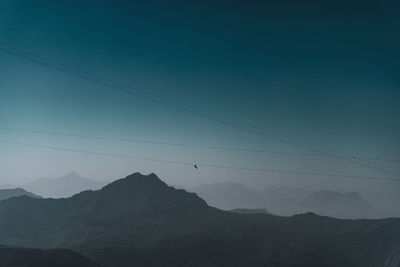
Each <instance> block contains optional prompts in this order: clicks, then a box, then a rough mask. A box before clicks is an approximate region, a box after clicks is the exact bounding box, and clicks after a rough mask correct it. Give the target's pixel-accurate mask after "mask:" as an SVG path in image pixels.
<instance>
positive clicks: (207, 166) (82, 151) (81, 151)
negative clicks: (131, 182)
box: [0, 140, 400, 182]
mask: <svg viewBox="0 0 400 267" xmlns="http://www.w3.org/2000/svg"><path fill="white" fill-rule="evenodd" d="M0 143H4V144H12V145H19V146H28V147H36V148H41V149H51V150H58V151H64V152H73V153H83V154H91V155H98V156H105V157H113V158H124V159H135V160H143V161H151V162H159V163H167V164H177V165H184V166H191V167H193V166H194V164H195V163H192V162H185V161H177V160H164V159H158V158H147V157H138V156H128V155H121V154H114V153H104V152H96V151H89V150H80V149H72V148H64V147H58V146H48V145H37V144H31V143H22V142H14V141H5V140H0ZM196 165H197V166H198V167H199V168H202V167H203V168H216V169H230V170H240V171H255V172H269V173H279V174H291V175H302V176H318V177H335V178H347V179H361V180H380V181H392V182H400V179H396V178H387V177H378V176H361V175H347V174H332V173H319V172H303V171H288V170H279V169H270V168H250V167H237V166H228V165H217V164H207V163H204V164H203V163H196Z"/></svg>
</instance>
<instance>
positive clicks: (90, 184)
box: [22, 172, 104, 198]
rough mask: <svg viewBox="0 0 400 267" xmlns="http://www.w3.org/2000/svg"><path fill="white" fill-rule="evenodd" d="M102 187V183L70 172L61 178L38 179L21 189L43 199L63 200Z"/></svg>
mask: <svg viewBox="0 0 400 267" xmlns="http://www.w3.org/2000/svg"><path fill="white" fill-rule="evenodd" d="M102 186H104V183H103V182H99V181H94V180H90V179H87V178H83V177H81V176H79V175H78V174H77V173H76V172H71V173H69V174H67V175H66V176H63V177H61V178H55V179H50V178H40V179H38V180H35V181H33V182H31V183H28V184H25V185H23V186H22V187H23V188H25V189H26V190H28V191H30V192H33V193H35V194H38V195H41V196H43V197H52V198H63V197H70V196H73V195H74V194H77V193H79V192H82V191H85V190H96V189H100V188H101V187H102Z"/></svg>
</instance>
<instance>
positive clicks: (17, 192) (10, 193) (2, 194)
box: [0, 188, 41, 201]
mask: <svg viewBox="0 0 400 267" xmlns="http://www.w3.org/2000/svg"><path fill="white" fill-rule="evenodd" d="M17 196H28V197H34V198H41V196H38V195H35V194H32V193H31V192H28V191H26V190H24V189H22V188H13V189H0V201H2V200H4V199H8V198H11V197H17Z"/></svg>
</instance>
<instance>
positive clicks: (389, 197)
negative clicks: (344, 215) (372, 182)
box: [360, 191, 400, 217]
mask: <svg viewBox="0 0 400 267" xmlns="http://www.w3.org/2000/svg"><path fill="white" fill-rule="evenodd" d="M360 195H361V196H362V197H363V198H364V199H366V200H367V201H368V202H369V203H371V204H372V205H373V206H374V207H376V208H378V209H379V210H387V211H389V212H390V213H392V214H394V215H395V216H397V217H400V205H399V203H400V194H396V193H394V192H380V193H377V192H372V191H362V192H360Z"/></svg>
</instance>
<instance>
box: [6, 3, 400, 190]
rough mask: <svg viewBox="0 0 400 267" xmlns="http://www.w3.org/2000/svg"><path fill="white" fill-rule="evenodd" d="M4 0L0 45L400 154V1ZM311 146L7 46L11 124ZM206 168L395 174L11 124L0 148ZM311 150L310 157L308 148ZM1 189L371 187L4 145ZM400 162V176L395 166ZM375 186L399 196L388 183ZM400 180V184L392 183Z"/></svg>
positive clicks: (285, 130) (236, 114)
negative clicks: (135, 184)
mask: <svg viewBox="0 0 400 267" xmlns="http://www.w3.org/2000/svg"><path fill="white" fill-rule="evenodd" d="M259 2H260V1H198V2H197V3H196V2H193V1H142V2H140V1H57V2H55V1H27V0H26V1H23V0H13V1H11V0H4V1H0V42H1V43H2V44H6V45H8V46H11V47H13V48H17V49H23V50H26V51H29V52H30V53H31V54H32V55H37V56H41V57H46V58H49V59H51V60H54V61H57V62H62V63H64V64H67V65H69V66H71V67H72V68H74V69H79V70H82V71H88V72H91V73H95V74H97V75H100V76H102V77H107V78H109V79H112V80H115V81H118V82H120V83H123V84H126V85H130V86H134V87H137V88H140V89H142V90H146V91H148V92H151V93H153V94H156V95H159V96H161V97H168V98H170V99H173V100H175V101H179V102H182V103H186V104H189V105H193V106H196V107H199V108H201V109H205V110H208V111H210V112H213V113H217V114H222V115H226V116H228V117H231V118H235V119H236V120H238V121H244V122H246V123H249V124H251V125H256V126H260V127H263V128H267V129H270V130H272V131H276V132H279V133H282V134H285V135H289V136H292V137H295V138H299V139H301V140H304V141H307V142H312V143H314V144H317V145H321V146H324V147H327V148H331V149H335V150H339V151H343V152H345V153H349V154H355V155H363V156H368V157H378V158H390V159H399V158H400V154H399V151H400V141H399V140H400V139H399V138H398V137H399V136H400V123H399V117H400V105H399V101H400V78H399V77H400V75H399V70H400V68H399V62H400V52H399V47H400V36H399V34H398V32H399V27H400V19H399V18H400V16H399V15H400V14H399V5H398V4H397V3H396V2H395V1H325V2H324V4H321V3H320V2H319V1H302V2H301V3H298V1H279V3H268V1H266V2H265V3H263V4H261V3H259ZM1 127H11V128H23V129H31V130H42V131H55V132H65V133H77V134H87V135H98V136H109V137H121V138H134V139H135V138H136V139H145V140H153V141H161V142H178V143H187V144H195V145H217V146H228V147H248V148H255V149H266V150H274V151H289V152H307V151H305V150H304V149H301V148H299V147H296V146H291V145H287V144H284V143H281V142H278V141H276V140H272V139H269V138H266V137H261V136H257V135H254V134H251V133H249V132H245V131H241V130H238V129H235V128H232V127H229V126H226V125H222V124H220V123H217V122H215V121H210V120H207V119H206V118H203V117H198V116H193V115H191V114H188V113H185V112H182V110H178V109H174V108H171V107H169V106H165V105H161V104H158V103H155V102H154V101H149V100H148V99H145V98H140V97H135V96H131V95H126V94H124V93H122V92H117V91H113V90H110V89H109V88H107V87H106V86H100V85H99V84H96V83H93V82H91V81H87V80H84V79H81V78H78V77H75V76H71V75H69V74H67V73H63V72H60V71H58V70H55V69H51V68H48V67H45V66H43V65H40V64H37V63H34V62H32V61H29V60H26V59H23V58H21V57H17V56H14V55H11V54H9V53H5V52H4V51H0V128H1ZM1 140H7V141H16V142H24V143H32V144H40V145H53V146H59V147H66V148H74V149H81V150H90V151H100V152H106V153H115V154H124V155H133V156H139V157H152V158H159V159H166V160H177V161H187V162H193V163H198V164H200V165H201V163H209V164H220V165H229V166H244V167H250V168H274V169H282V170H299V171H315V172H324V173H340V174H354V175H365V176H379V177H392V178H393V177H395V178H398V177H399V175H398V173H400V171H399V170H398V169H399V168H400V166H399V164H398V162H389V163H387V162H385V164H389V167H390V169H391V170H392V171H391V174H389V173H387V172H381V171H377V170H373V169H370V168H367V167H362V166H359V165H356V164H352V163H349V162H348V161H343V160H334V159H326V158H323V159H318V158H304V157H293V156H287V155H285V156H284V155H268V154H260V153H247V152H246V153H244V152H242V153H238V152H232V151H230V152H229V151H212V150H207V149H194V148H181V147H170V146H161V145H149V144H133V143H132V144H126V143H121V142H115V141H99V140H88V139H83V138H71V137H55V136H46V135H39V134H29V133H18V132H12V131H4V130H0V141H1ZM308 152H309V151H308ZM0 160H1V161H2V165H1V167H0V183H1V182H2V181H4V182H10V183H23V182H25V181H29V180H32V179H35V178H38V177H42V176H48V177H55V176H61V175H63V174H65V173H67V172H70V171H73V170H75V171H78V172H79V173H81V174H82V175H85V176H88V177H91V178H95V179H102V180H107V179H110V178H117V177H120V176H125V175H127V174H128V173H130V172H134V171H144V172H156V173H158V174H160V176H161V177H165V179H167V180H168V181H169V182H171V183H174V184H183V185H193V184H201V183H206V182H210V181H218V180H234V181H242V182H243V183H250V184H262V183H264V182H265V183H274V184H276V183H278V184H279V183H290V184H294V185H299V186H315V187H342V188H343V187H348V188H360V187H365V186H368V187H370V186H373V187H375V183H372V182H364V181H360V180H354V179H349V180H344V179H333V178H316V177H314V178H310V177H302V176H300V177H299V176H291V175H280V174H271V173H257V172H243V171H233V170H216V169H211V168H210V169H208V168H200V170H199V171H196V172H195V170H194V169H192V168H191V167H190V166H179V165H173V164H164V163H157V162H145V161H139V160H128V159H117V158H110V157H102V156H94V155H85V154H78V153H71V152H62V151H54V150H46V149H39V148H34V147H25V146H18V145H12V144H4V143H3V144H1V143H0ZM393 168H397V171H393V170H394V169H393ZM381 184H382V182H380V183H379V188H381V187H382V188H386V187H393V184H392V183H390V185H387V184H385V185H381ZM396 185H397V184H396Z"/></svg>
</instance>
